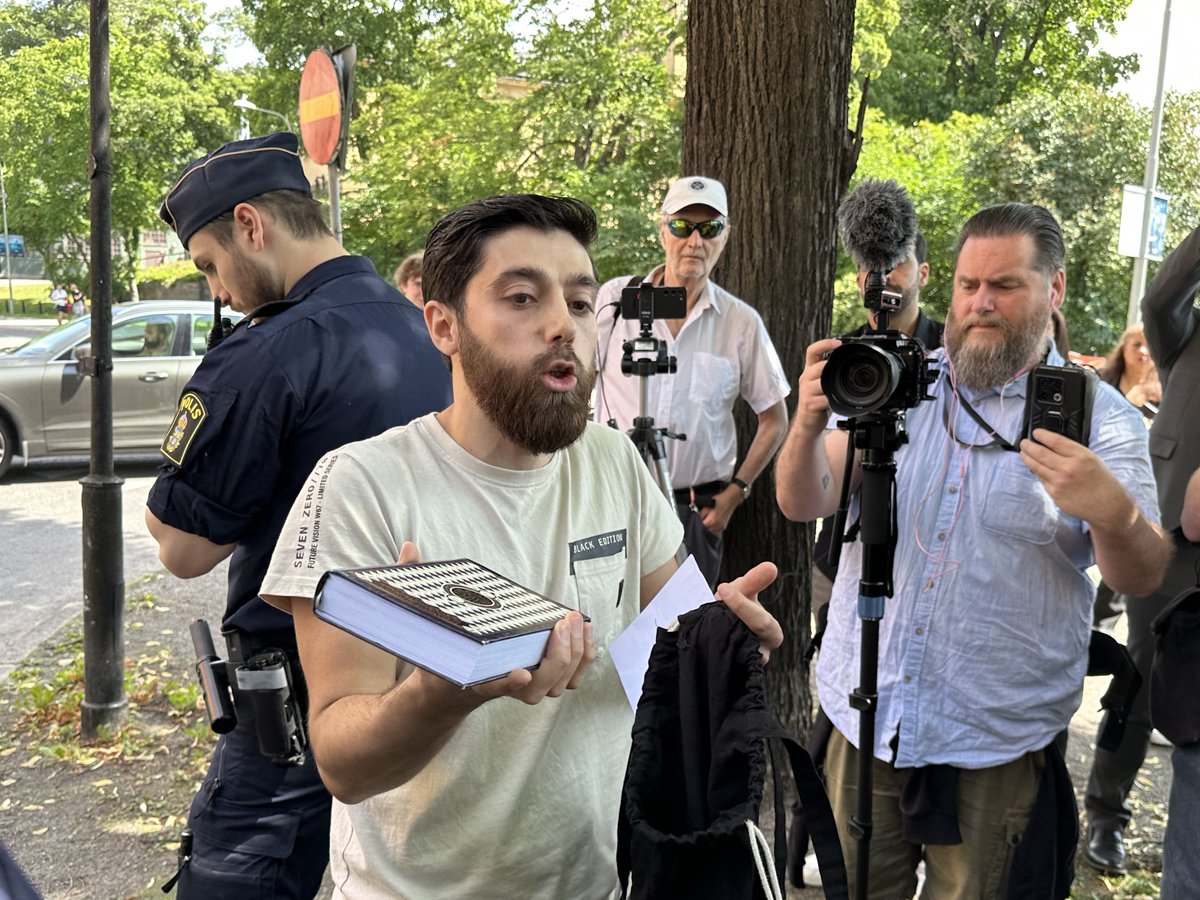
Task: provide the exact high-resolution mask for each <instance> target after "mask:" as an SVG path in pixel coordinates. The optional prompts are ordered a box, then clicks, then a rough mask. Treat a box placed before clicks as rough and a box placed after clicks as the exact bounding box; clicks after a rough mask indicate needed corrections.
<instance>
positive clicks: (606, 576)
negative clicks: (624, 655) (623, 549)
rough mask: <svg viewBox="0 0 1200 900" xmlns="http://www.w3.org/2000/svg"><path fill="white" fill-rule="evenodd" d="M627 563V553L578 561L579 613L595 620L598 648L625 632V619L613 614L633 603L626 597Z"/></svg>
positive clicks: (576, 590)
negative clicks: (614, 611)
mask: <svg viewBox="0 0 1200 900" xmlns="http://www.w3.org/2000/svg"><path fill="white" fill-rule="evenodd" d="M625 563H626V559H625V554H624V553H616V554H614V555H612V556H605V557H601V558H600V559H582V560H576V561H575V575H574V579H575V592H576V599H577V602H578V606H577V609H578V610H579V611H580V612H582V613H584V614H585V615H587V616H588V617H589V618H591V620H592V623H593V629H594V630H593V635H594V637H595V639H596V643H597V645H598V646H607V645H608V644H609V643H610V642H611V641H612V639H613V638H615V637H616V636H617V634H619V633H620V631H621V622H622V621H623V620H624V617H623V616H620V615H614V614H613V610H619V609H620V608H621V606H622V604H625V603H628V602H629V601H628V600H627V599H626V598H625V596H624V594H625ZM602 623H609V624H608V626H607V627H606V626H605V625H604V624H602ZM609 632H611V633H609Z"/></svg>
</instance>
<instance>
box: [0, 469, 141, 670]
mask: <svg viewBox="0 0 1200 900" xmlns="http://www.w3.org/2000/svg"><path fill="white" fill-rule="evenodd" d="M155 470H156V466H155V465H154V464H150V465H147V464H138V465H127V464H125V465H119V466H118V467H117V474H119V475H121V476H122V477H123V478H124V479H125V484H124V485H122V498H123V502H122V520H121V527H122V531H123V533H124V536H125V539H124V551H125V553H124V569H125V582H126V584H131V583H133V582H135V581H137V580H138V579H140V578H142V577H144V576H146V575H149V574H151V573H154V572H158V571H161V570H162V565H161V564H160V563H159V561H158V550H157V545H156V544H155V543H154V540H153V539H152V538H151V537H150V535H149V534H148V533H147V532H146V526H145V524H144V521H143V517H142V516H143V513H142V510H143V509H144V508H145V505H146V495H147V494H148V493H149V491H150V485H151V483H153V481H154V473H155ZM87 471H88V468H87V465H86V464H84V465H80V464H78V463H75V464H65V465H64V464H59V465H49V466H38V467H36V468H31V469H14V470H12V471H11V472H10V473H9V474H8V476H7V477H5V478H4V480H3V481H0V622H3V623H4V625H3V627H0V678H3V677H5V676H6V675H7V674H8V673H9V672H10V671H12V669H13V668H14V667H15V666H16V665H17V663H19V662H20V661H21V660H22V659H23V658H24V657H25V655H26V654H27V653H28V652H29V650H30V649H31V648H32V647H33V646H35V645H36V644H37V643H38V642H39V641H42V640H44V639H45V638H47V637H49V636H50V635H52V634H54V632H55V631H57V630H58V628H59V627H61V626H62V624H63V623H64V622H66V621H67V620H68V619H69V618H71V617H72V616H74V615H76V614H78V613H80V612H82V610H83V538H82V527H81V524H80V523H81V511H80V510H81V499H80V498H81V493H82V490H83V489H82V487H81V486H80V484H79V479H80V478H81V477H83V476H84V475H86V474H87Z"/></svg>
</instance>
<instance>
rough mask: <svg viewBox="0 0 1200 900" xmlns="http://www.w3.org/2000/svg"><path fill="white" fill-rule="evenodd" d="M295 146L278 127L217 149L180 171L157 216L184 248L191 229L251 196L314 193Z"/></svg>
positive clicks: (189, 238) (190, 235)
mask: <svg viewBox="0 0 1200 900" xmlns="http://www.w3.org/2000/svg"><path fill="white" fill-rule="evenodd" d="M299 146H300V145H299V142H298V141H297V139H296V136H295V135H294V134H290V133H288V132H286V131H280V132H276V133H275V134H268V135H267V136H266V137H258V138H251V139H250V140H246V141H233V142H232V143H229V144H225V145H224V146H223V147H219V148H217V149H216V150H214V151H213V152H212V153H210V154H208V155H207V156H203V157H201V158H200V159H198V160H196V161H195V162H193V163H191V164H190V165H189V166H188V167H187V168H186V169H184V170H183V174H182V175H180V176H179V180H178V181H176V182H175V186H174V187H173V188H171V190H170V191H168V192H167V198H166V199H165V200H164V201H163V205H162V209H160V210H159V211H158V215H159V218H161V219H162V220H163V221H164V222H166V223H167V224H168V225H170V226H171V227H172V228H173V229H174V230H175V233H176V234H178V235H179V240H180V241H181V242H182V243H183V246H184V247H186V246H187V244H188V241H189V240H191V238H192V235H193V234H195V233H196V232H197V231H199V230H200V229H201V228H203V227H204V226H205V225H207V224H208V223H209V222H211V221H212V220H213V219H215V218H217V217H218V216H220V215H223V214H224V213H227V212H229V211H230V210H231V209H233V208H234V207H235V206H237V205H238V204H239V203H241V202H243V201H245V200H249V199H250V198H251V197H257V196H258V195H259V194H265V193H267V192H269V191H283V190H291V191H303V192H304V193H305V194H308V195H309V196H312V190H311V189H310V187H309V184H308V179H307V178H306V177H305V176H304V168H303V167H302V166H301V165H300V152H299Z"/></svg>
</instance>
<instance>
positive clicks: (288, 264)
mask: <svg viewBox="0 0 1200 900" xmlns="http://www.w3.org/2000/svg"><path fill="white" fill-rule="evenodd" d="M160 215H161V217H162V218H163V220H164V221H165V222H166V223H167V224H168V225H169V226H170V227H171V228H173V229H174V230H175V231H176V232H177V233H178V234H179V239H180V241H181V242H182V243H183V245H184V247H186V248H187V251H188V253H189V254H190V255H191V258H192V262H193V263H195V265H196V268H197V269H199V270H200V271H201V272H202V273H203V274H204V276H205V277H206V278H207V280H208V286H209V288H210V289H211V291H212V294H213V296H214V297H216V298H218V299H219V300H220V301H221V303H222V305H228V306H232V307H233V308H234V309H236V310H238V311H239V312H242V313H245V314H246V317H245V318H244V319H242V320H241V321H240V322H239V323H238V325H237V327H236V328H235V329H234V330H233V332H232V334H230V335H229V336H228V337H226V338H224V339H223V340H222V341H221V342H220V343H219V344H217V346H215V347H213V348H211V349H210V350H209V351H208V352H207V353H206V354H205V356H204V359H203V361H202V362H201V363H200V366H199V368H198V369H197V370H196V372H195V374H194V375H193V376H192V378H191V379H190V380H189V381H188V383H187V386H186V387H185V389H184V392H183V395H182V397H181V398H180V403H179V410H178V412H177V413H176V415H175V417H174V420H173V421H172V424H171V427H170V430H169V431H168V433H167V436H166V438H165V439H164V441H163V446H162V453H163V456H164V458H165V462H164V464H163V466H162V468H161V469H160V471H159V474H158V478H157V480H156V481H155V483H154V486H153V487H152V488H151V490H150V495H149V498H148V500H147V504H146V507H147V508H146V524H147V526H148V528H149V530H150V533H151V535H153V537H154V538H155V540H157V541H158V545H159V557H160V559H161V560H162V562H163V564H164V565H165V566H166V567H167V569H169V570H170V571H171V572H172V573H173V574H175V575H177V576H179V577H180V578H194V577H196V576H198V575H202V574H204V573H206V572H208V571H210V570H211V569H213V568H214V567H215V566H216V565H217V564H218V563H220V562H221V561H222V560H224V559H225V558H226V557H231V558H230V563H229V588H228V596H227V600H226V608H225V614H224V616H223V618H222V623H221V624H222V629H221V633H222V635H223V636H224V638H225V643H226V646H227V648H228V663H229V664H228V666H227V669H228V672H229V682H230V684H231V685H232V686H233V688H234V693H235V699H236V727H234V728H233V729H232V730H231V731H228V733H224V734H222V736H221V738H220V739H219V740H218V742H217V746H216V749H215V750H214V751H213V759H212V763H211V765H210V767H209V771H208V773H207V775H206V776H205V779H204V783H203V785H202V786H201V788H200V791H199V792H198V793H197V795H196V798H195V800H194V801H193V803H192V808H191V811H190V814H189V816H188V828H189V829H190V831H191V832H192V835H193V840H192V844H191V849H190V855H187V858H186V859H185V861H184V865H183V868H182V869H181V871H180V880H179V896H180V897H242V896H250V895H253V896H270V897H278V898H287V897H294V898H308V897H313V896H315V895H316V893H317V891H318V890H319V888H320V884H321V877H322V875H323V873H324V871H325V866H326V861H327V859H328V847H329V809H330V802H331V801H330V797H329V793H328V791H326V790H325V787H324V785H322V783H321V780H320V776H319V774H318V772H317V767H316V764H315V763H314V761H313V759H312V754H311V753H307V752H306V751H307V748H306V747H305V746H304V739H303V730H302V726H299V725H298V723H299V722H300V720H301V717H302V715H303V710H304V707H305V700H306V696H305V682H304V674H303V672H302V671H301V669H300V664H299V658H298V656H297V652H296V638H295V633H294V631H293V629H292V620H291V618H290V617H289V616H286V615H284V614H283V613H282V612H280V611H279V610H277V609H273V608H271V607H270V606H268V605H267V604H266V603H264V602H263V601H262V600H261V599H260V598H259V597H258V589H259V585H260V584H261V583H262V579H263V575H264V574H265V573H266V571H267V565H268V562H269V559H270V554H271V551H272V550H273V549H274V547H275V542H276V539H277V538H278V537H279V530H280V527H281V526H282V524H283V521H284V518H285V517H286V515H287V512H288V509H289V508H290V507H291V503H292V501H293V500H294V499H295V497H296V494H297V493H298V492H299V491H300V488H301V486H302V485H303V483H304V479H305V477H306V476H307V475H308V473H309V472H310V471H311V470H312V467H313V465H314V464H315V463H316V461H317V460H318V459H319V458H320V457H321V455H322V454H323V453H325V452H326V451H328V450H330V449H332V448H333V447H336V446H338V445H339V444H341V443H344V442H347V441H351V440H358V439H361V438H366V437H370V436H372V435H375V434H378V433H379V432H381V431H385V430H387V429H388V428H391V427H393V426H395V425H400V424H403V423H405V422H407V421H409V420H410V419H412V418H415V417H417V416H419V415H423V414H425V413H427V412H430V411H432V410H436V409H441V408H442V407H443V406H445V405H446V403H448V402H449V399H450V398H449V378H448V376H447V374H446V369H445V366H444V364H443V362H442V358H441V354H439V353H438V352H437V350H436V349H434V347H433V344H432V343H431V342H430V340H429V335H428V332H426V330H425V325H424V321H423V320H422V318H421V313H420V311H419V310H418V309H417V308H416V307H414V306H413V305H412V304H411V303H408V302H406V301H405V300H404V298H403V297H401V296H400V294H399V293H398V292H397V291H396V290H395V289H393V288H392V287H390V286H389V285H388V284H387V283H386V282H385V281H384V280H383V279H382V278H380V277H379V275H378V274H377V273H376V271H375V268H374V266H372V265H371V263H370V261H369V260H366V259H363V258H362V257H357V256H351V255H349V254H347V253H346V251H345V250H343V249H342V246H341V245H340V244H339V243H338V242H337V240H336V239H335V238H334V237H333V235H332V234H330V232H329V229H328V228H327V227H326V225H325V219H324V214H323V211H322V209H321V205H320V204H319V203H317V201H316V200H314V199H313V197H312V194H311V191H310V188H309V184H308V180H307V178H306V177H305V175H304V170H303V168H302V167H301V165H300V156H299V153H298V142H297V140H296V136H295V135H292V134H284V133H278V134H272V135H267V136H266V137H261V138H255V139H252V140H245V141H235V142H233V143H231V144H226V145H225V146H223V147H220V148H219V149H217V150H215V151H213V152H212V153H210V154H208V155H207V156H204V157H202V158H201V159H198V160H196V161H195V162H193V163H192V164H191V165H189V166H188V167H187V168H186V169H185V170H184V172H183V174H182V175H181V176H180V177H179V180H178V181H177V182H176V183H175V185H174V187H172V188H171V190H170V191H169V192H168V194H167V197H166V199H165V201H164V202H163V207H162V210H161V212H160ZM193 634H196V630H195V629H193ZM205 637H207V635H205ZM206 649H207V648H206ZM199 652H200V651H199V650H198V654H199ZM204 655H205V656H206V657H207V658H208V662H209V663H210V664H211V663H212V658H213V657H215V654H213V653H212V652H211V650H209V651H208V652H206V653H205V654H204ZM210 671H211V670H210ZM213 693H214V694H215V695H216V696H217V697H218V698H219V697H221V696H222V693H221V691H220V690H217V691H214V692H213ZM226 699H227V698H226ZM212 712H213V711H212V710H211V708H210V714H212ZM228 724H232V723H228ZM268 751H270V752H271V756H270V757H268V755H267V752H268ZM181 855H183V854H182V853H181Z"/></svg>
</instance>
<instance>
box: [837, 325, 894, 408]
mask: <svg viewBox="0 0 1200 900" xmlns="http://www.w3.org/2000/svg"><path fill="white" fill-rule="evenodd" d="M903 371H904V370H903V366H902V365H901V360H900V359H899V358H897V357H896V355H895V354H894V353H889V352H888V351H887V350H884V349H882V348H880V347H876V346H874V345H873V344H861V343H849V344H842V346H840V347H838V348H836V349H835V350H833V351H832V352H831V353H830V354H829V359H828V360H827V361H826V363H825V369H824V371H823V372H822V373H821V390H822V391H824V392H825V397H826V398H827V399H828V400H829V408H830V409H832V410H833V411H834V412H835V413H837V414H838V415H839V416H847V417H852V416H861V415H865V414H867V413H871V412H875V411H876V410H878V409H881V408H882V407H883V406H884V405H885V404H886V403H887V401H888V400H889V399H890V398H891V396H892V394H894V393H895V392H896V388H897V387H899V385H900V378H901V374H902V373H903Z"/></svg>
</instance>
